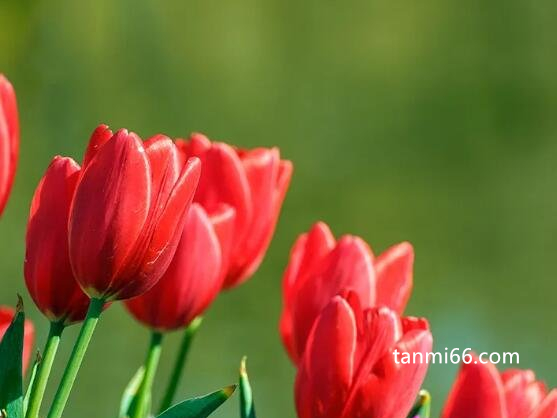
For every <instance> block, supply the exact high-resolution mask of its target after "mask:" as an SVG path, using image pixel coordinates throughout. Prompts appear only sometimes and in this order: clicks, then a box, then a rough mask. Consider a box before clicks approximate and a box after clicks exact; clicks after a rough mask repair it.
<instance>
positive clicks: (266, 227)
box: [177, 134, 292, 288]
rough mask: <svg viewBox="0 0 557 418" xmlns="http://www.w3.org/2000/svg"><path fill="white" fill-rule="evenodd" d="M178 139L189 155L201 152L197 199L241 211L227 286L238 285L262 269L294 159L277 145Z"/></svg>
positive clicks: (210, 208) (197, 137)
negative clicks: (242, 145)
mask: <svg viewBox="0 0 557 418" xmlns="http://www.w3.org/2000/svg"><path fill="white" fill-rule="evenodd" d="M177 144H178V146H179V147H180V148H181V149H182V151H183V152H184V154H185V155H187V156H197V157H199V158H200V159H201V161H202V163H203V171H202V173H201V179H200V181H199V188H198V190H197V193H196V195H195V198H194V200H195V201H196V202H199V203H201V204H202V205H203V207H204V208H206V209H207V211H208V212H209V214H211V213H213V211H215V210H216V209H217V208H219V207H220V205H222V204H227V205H230V206H232V207H233V208H234V210H235V211H236V216H235V222H234V235H233V245H232V249H231V253H230V255H229V257H228V260H225V263H227V265H228V268H227V270H228V273H227V276H226V278H225V281H224V287H225V288H230V287H233V286H237V285H238V284H240V283H242V282H244V281H245V280H247V279H248V278H249V277H250V276H251V275H252V274H253V273H254V272H255V271H256V270H257V268H258V267H259V264H260V263H261V261H262V259H263V256H264V255H265V252H266V251H267V247H268V246H269V243H270V241H271V238H272V236H273V232H274V230H275V226H276V223H277V220H278V216H279V213H280V209H281V206H282V202H283V200H284V197H285V194H286V191H287V189H288V185H289V183H290V177H291V175H292V163H291V162H290V161H285V160H281V159H280V153H279V150H278V149H277V148H271V149H267V148H257V149H253V150H249V151H245V150H237V149H235V148H233V147H231V146H229V145H227V144H223V143H219V142H213V143H211V142H210V141H209V140H208V139H207V138H206V137H205V136H203V135H200V134H194V135H192V136H191V137H190V139H189V140H188V141H181V140H180V141H177Z"/></svg>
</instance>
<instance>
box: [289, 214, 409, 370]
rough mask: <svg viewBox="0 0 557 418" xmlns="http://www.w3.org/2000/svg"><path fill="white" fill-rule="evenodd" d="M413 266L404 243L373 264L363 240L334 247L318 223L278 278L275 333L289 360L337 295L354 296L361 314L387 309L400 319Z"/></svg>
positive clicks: (347, 238) (298, 244) (351, 238)
mask: <svg viewBox="0 0 557 418" xmlns="http://www.w3.org/2000/svg"><path fill="white" fill-rule="evenodd" d="M413 261H414V252H413V249H412V246H411V245H410V244H409V243H406V242H403V243H401V244H398V245H395V246H393V247H391V248H389V249H388V250H387V251H385V252H384V253H383V254H381V255H380V256H379V257H378V258H375V257H374V255H373V252H372V251H371V248H370V247H369V245H368V244H367V243H366V242H365V241H364V240H362V239H361V238H359V237H356V236H352V235H346V236H344V237H342V238H340V239H339V240H338V242H337V241H336V240H335V238H334V236H333V234H332V232H331V230H330V229H329V227H328V226H327V225H326V224H325V223H323V222H318V223H317V224H315V225H314V226H313V227H312V229H311V230H310V231H309V232H308V233H306V234H302V235H301V236H300V237H299V238H298V240H297V241H296V243H295V244H294V246H293V248H292V251H291V253H290V261H289V263H288V267H287V268H286V271H285V273H284V278H283V300H284V308H283V312H282V317H281V322H280V332H281V336H282V339H283V342H284V345H285V347H286V349H287V351H288V353H289V355H290V357H291V358H292V360H293V361H294V362H295V363H297V362H298V361H299V359H300V358H301V356H302V354H303V352H304V348H305V345H306V340H307V338H308V335H309V332H310V330H311V327H312V325H313V323H314V321H315V318H316V317H317V315H319V313H320V312H321V310H322V309H323V308H324V307H325V306H326V305H327V304H328V303H329V301H330V300H331V298H332V297H334V296H335V295H337V294H339V293H340V292H341V291H342V290H343V289H349V290H351V291H353V292H355V293H357V294H358V297H359V299H360V303H361V304H362V306H363V307H364V308H371V307H374V306H387V307H389V308H391V309H393V310H395V311H396V312H397V313H398V314H400V315H401V314H402V312H403V311H404V308H405V306H406V302H407V301H408V298H409V296H410V292H411V289H412V270H413Z"/></svg>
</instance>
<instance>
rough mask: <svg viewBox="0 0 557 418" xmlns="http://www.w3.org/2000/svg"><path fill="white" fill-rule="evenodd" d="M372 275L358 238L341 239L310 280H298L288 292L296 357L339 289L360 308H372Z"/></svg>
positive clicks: (370, 256) (368, 255)
mask: <svg viewBox="0 0 557 418" xmlns="http://www.w3.org/2000/svg"><path fill="white" fill-rule="evenodd" d="M374 285H375V276H374V270H373V254H372V252H371V249H370V248H369V247H368V245H367V244H366V243H365V242H364V241H363V240H362V239H360V238H358V237H354V236H345V237H343V238H341V239H340V240H339V242H338V244H337V246H336V247H335V249H334V250H333V251H332V252H331V253H330V254H329V255H328V256H327V258H326V260H324V262H323V263H322V265H321V266H320V269H319V270H318V271H317V272H316V273H315V276H314V277H312V279H311V280H305V281H301V282H300V283H299V285H298V284H297V285H296V286H295V287H294V289H293V291H292V293H293V294H296V297H295V300H294V301H293V302H292V311H291V314H292V315H293V317H294V318H296V320H295V321H294V330H293V335H294V343H295V344H294V346H295V351H296V353H297V358H300V357H301V354H302V353H303V351H304V347H305V344H306V340H307V337H308V334H309V331H310V330H311V326H312V324H313V322H314V320H315V318H316V317H317V315H318V314H319V313H320V312H321V310H322V309H323V308H324V307H325V306H326V305H327V303H328V302H329V301H330V300H331V298H332V297H333V296H335V295H337V294H338V293H339V292H340V291H341V290H352V291H354V292H355V293H357V294H358V296H359V298H360V303H361V305H362V307H363V308H368V307H370V306H373V303H374V301H375V287H374Z"/></svg>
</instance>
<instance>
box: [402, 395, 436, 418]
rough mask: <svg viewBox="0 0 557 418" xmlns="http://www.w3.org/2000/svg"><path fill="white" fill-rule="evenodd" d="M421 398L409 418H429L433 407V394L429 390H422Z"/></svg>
mask: <svg viewBox="0 0 557 418" xmlns="http://www.w3.org/2000/svg"><path fill="white" fill-rule="evenodd" d="M418 396H419V399H418V401H417V402H416V404H415V405H414V407H413V408H412V410H411V411H410V413H409V414H408V418H429V413H430V409H431V395H430V394H429V392H428V391H427V390H423V389H422V390H421V391H420V393H419V395H418Z"/></svg>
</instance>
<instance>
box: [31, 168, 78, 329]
mask: <svg viewBox="0 0 557 418" xmlns="http://www.w3.org/2000/svg"><path fill="white" fill-rule="evenodd" d="M79 176H80V167H79V165H78V164H77V163H75V162H74V161H73V160H72V159H71V158H62V157H55V158H54V160H53V161H52V163H51V164H50V166H49V167H48V169H47V170H46V173H45V174H44V176H43V178H42V179H41V181H40V183H39V185H38V186H37V189H36V191H35V195H34V196H33V200H32V203H31V210H30V214H29V221H28V224H27V235H26V253H25V264H24V274H25V284H26V285H27V289H28V290H29V293H30V294H31V297H32V298H33V301H34V302H35V304H36V305H37V307H38V308H39V309H40V311H41V312H42V313H43V314H44V315H45V316H46V317H47V318H48V319H49V320H50V321H52V322H62V323H64V324H65V325H69V324H71V323H74V322H78V321H82V320H83V319H84V318H85V313H86V312H87V307H88V305H89V298H88V297H87V295H85V293H83V291H82V290H81V288H80V287H79V284H78V283H77V281H76V280H75V277H74V274H73V271H72V267H71V264H70V257H69V250H68V219H69V214H70V206H71V203H72V199H73V195H74V192H75V188H76V186H77V182H78V180H79Z"/></svg>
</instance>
